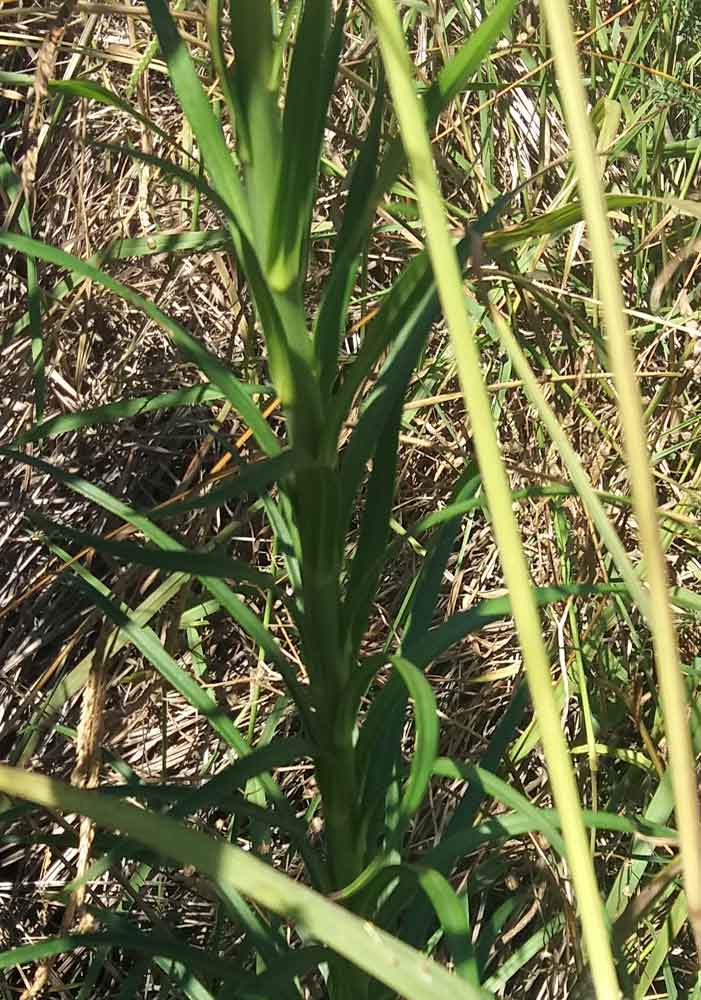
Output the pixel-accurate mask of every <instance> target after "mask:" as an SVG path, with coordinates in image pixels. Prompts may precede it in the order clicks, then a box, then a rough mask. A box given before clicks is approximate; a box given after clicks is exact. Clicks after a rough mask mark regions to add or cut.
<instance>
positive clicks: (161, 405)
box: [12, 384, 223, 448]
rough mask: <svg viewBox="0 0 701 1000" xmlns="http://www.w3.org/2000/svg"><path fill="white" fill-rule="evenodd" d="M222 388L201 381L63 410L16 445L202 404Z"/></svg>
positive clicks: (42, 423) (213, 397) (216, 396)
mask: <svg viewBox="0 0 701 1000" xmlns="http://www.w3.org/2000/svg"><path fill="white" fill-rule="evenodd" d="M222 398H223V397H222V391H221V389H216V388H214V387H213V386H211V385H207V384H200V385H196V386H192V387H191V388H189V389H176V390H175V392H162V393H160V394H159V395H157V396H137V397H132V398H131V399H120V400H117V401H116V402H114V403H105V404H104V406H95V407H92V408H91V409H87V410H79V411H78V412H77V413H61V414H60V415H59V416H57V417H51V418H50V419H49V420H43V421H41V423H35V424H34V426H33V427H32V428H31V429H30V430H28V431H25V432H24V433H23V434H20V435H18V436H17V437H16V438H15V439H14V440H13V441H12V446H13V447H15V448H19V447H20V446H21V445H25V444H31V443H34V442H36V441H46V440H51V439H52V438H55V437H58V436H59V434H68V433H69V432H70V431H77V430H82V428H83V427H100V426H104V425H105V424H116V423H119V422H120V421H122V420H128V419H129V418H130V417H139V416H141V414H143V413H152V412H154V411H156V412H158V411H160V410H167V409H173V408H175V407H177V406H198V405H200V404H201V403H208V402H210V401H213V400H215V399H216V400H220V399H222Z"/></svg>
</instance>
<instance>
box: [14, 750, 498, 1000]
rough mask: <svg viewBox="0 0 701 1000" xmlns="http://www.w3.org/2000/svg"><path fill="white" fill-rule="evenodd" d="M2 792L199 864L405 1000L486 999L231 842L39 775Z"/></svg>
mask: <svg viewBox="0 0 701 1000" xmlns="http://www.w3.org/2000/svg"><path fill="white" fill-rule="evenodd" d="M0 789H1V790H2V791H3V792H5V793H6V794H8V795H11V796H13V797H17V798H23V799H29V800H30V801H32V802H36V803H38V804H40V805H43V806H45V807H46V808H49V809H57V808H58V809H61V810H65V811H66V812H78V813H81V814H82V815H88V816H90V817H91V818H92V819H93V820H94V821H95V822H96V823H99V824H100V825H102V826H107V827H109V828H111V829H119V830H120V831H121V832H122V833H123V834H124V835H126V836H129V837H133V838H134V839H135V840H139V841H140V842H141V843H143V844H144V845H145V846H147V847H150V848H151V849H153V850H155V851H157V852H158V853H165V854H166V855H167V856H168V857H170V858H172V859H173V860H175V861H178V862H179V863H181V864H188V865H194V866H195V867H196V868H198V869H199V870H200V871H201V872H202V873H203V874H205V875H208V876H209V877H210V878H212V879H213V880H214V881H215V882H217V883H218V884H222V885H225V886H226V885H230V886H233V888H234V889H236V890H237V891H239V892H242V893H244V894H246V895H248V896H250V897H251V898H252V899H254V900H255V901H256V902H258V903H259V904H260V905H262V906H265V907H268V908H269V909H271V910H272V911H273V912H275V913H278V914H280V915H281V916H283V917H285V918H288V919H291V920H293V921H295V922H297V923H300V924H302V925H303V926H304V927H305V929H306V931H307V932H308V933H309V934H311V935H312V936H313V937H314V938H316V939H317V940H318V941H320V942H321V943H322V944H326V945H327V946H329V947H330V948H332V949H333V950H334V951H336V952H337V953H338V954H339V955H340V956H342V957H344V958H347V959H348V960H349V961H350V962H352V963H354V964H355V965H357V966H358V967H359V968H361V969H363V970H364V971H365V972H367V973H369V974H370V975H371V976H374V977H375V978H377V979H379V980H380V981H381V982H384V983H385V984H386V985H388V986H390V987H391V988H392V989H394V990H396V991H397V992H398V993H400V994H401V995H402V996H404V997H406V998H407V1000H489V998H490V994H489V993H488V992H487V991H485V990H483V989H479V988H476V987H473V986H471V985H470V984H467V983H465V982H461V981H460V980H459V979H457V978H456V977H455V976H453V975H451V974H450V973H449V972H447V971H446V970H445V969H443V968H441V966H439V965H438V964H437V963H435V962H432V961H431V960H430V959H427V958H425V957H424V956H423V955H421V954H420V953H419V952H416V951H415V950H414V949H413V948H409V947H408V946H407V945H405V944H403V943H402V942H400V941H397V940H396V939H395V938H392V937H391V936H390V935H389V934H386V933H385V932H384V931H382V930H380V929H379V928H377V927H373V926H372V925H371V924H369V923H367V922H366V921H363V920H361V919H360V918H358V917H356V916H354V915H353V914H351V913H349V912H348V911H347V910H344V909H343V908H342V907H340V906H337V905H336V904H335V903H331V902H329V901H328V900H326V899H324V898H323V897H322V896H320V895H318V894H317V893H315V892H314V891H313V890H312V889H307V888H306V887H305V886H303V885H301V884H299V883H298V882H295V881H293V880H292V879H290V878H288V877H286V876H285V875H282V874H281V873H280V872H278V871H275V870H274V869H273V868H272V867H270V866H269V865H267V864H265V863H264V862H263V861H260V860H259V859H258V858H256V857H253V856H252V855H251V854H250V853H249V852H246V851H243V850H241V849H240V848H237V847H235V846H234V845H232V844H228V843H225V842H223V841H221V840H217V839H215V838H213V837H208V836H206V835H204V834H202V833H199V832H197V831H195V830H191V829H188V828H187V827H184V826H181V825H180V824H179V823H176V822H175V821H173V820H170V819H167V818H164V817H162V816H156V815H154V814H152V813H147V812H144V811H143V810H141V809H137V808H136V807H134V806H129V805H127V804H125V803H118V802H109V801H106V800H104V799H103V798H102V797H101V796H100V795H99V794H97V793H94V792H87V791H82V790H80V789H77V788H72V787H69V786H67V785H65V784H63V783H61V782H58V781H54V780H52V779H51V778H46V777H44V776H42V775H37V774H30V773H29V772H26V771H20V770H17V769H15V768H10V767H7V766H6V765H0Z"/></svg>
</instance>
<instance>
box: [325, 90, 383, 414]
mask: <svg viewBox="0 0 701 1000" xmlns="http://www.w3.org/2000/svg"><path fill="white" fill-rule="evenodd" d="M384 109H385V88H384V77H382V76H381V77H380V81H379V83H378V86H377V90H376V92H375V102H374V104H373V108H372V115H371V116H370V125H369V127H368V134H367V136H366V137H365V141H364V142H363V145H362V148H361V150H360V153H359V154H358V158H357V160H356V161H355V164H354V165H353V167H352V171H353V175H352V180H351V183H350V188H349V190H348V200H347V202H346V208H345V211H344V213H343V223H342V225H341V230H340V232H339V234H338V237H337V239H336V242H335V245H334V257H333V264H332V267H331V274H330V275H329V278H328V281H327V282H326V286H325V289H324V292H323V297H322V300H321V305H320V306H319V312H318V314H317V318H316V323H315V326H314V353H315V355H316V360H317V364H318V366H319V381H320V383H321V387H322V392H323V393H324V395H325V397H326V398H328V397H329V396H330V394H331V391H332V389H333V383H334V379H335V378H336V374H337V364H338V348H339V344H340V343H341V338H342V336H343V331H344V326H345V323H346V319H347V315H348V301H349V299H350V295H351V292H352V290H353V285H354V284H355V278H356V275H357V273H358V258H359V254H360V252H361V249H362V247H363V246H364V245H365V241H366V239H367V235H368V232H369V229H370V226H371V224H372V219H368V220H367V226H366V227H365V228H362V227H359V226H358V219H359V218H361V217H362V214H363V211H364V206H365V204H366V202H367V199H368V197H369V195H370V193H371V191H372V185H373V183H374V181H375V175H376V173H377V161H378V158H379V152H380V139H381V136H382V120H383V116H384Z"/></svg>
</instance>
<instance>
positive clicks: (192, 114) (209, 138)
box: [147, 0, 251, 254]
mask: <svg viewBox="0 0 701 1000" xmlns="http://www.w3.org/2000/svg"><path fill="white" fill-rule="evenodd" d="M147 6H148V9H149V12H150V14H151V19H152V21H153V26H154V28H155V30H156V34H157V35H158V41H159V43H160V46H161V51H162V52H163V55H164V57H165V60H166V63H167V65H168V73H169V75H170V79H171V82H172V84H173V87H174V88H175V92H176V94H177V95H178V100H179V101H180V106H181V107H182V109H183V111H184V112H185V115H186V117H187V120H188V121H189V123H190V126H191V127H192V131H193V133H194V134H195V137H196V138H197V143H198V145H199V147H200V150H201V152H202V158H203V160H204V163H205V166H206V168H207V173H208V174H209V176H210V178H211V180H212V183H213V184H214V187H215V188H216V190H217V191H218V192H219V194H220V195H221V197H222V198H223V200H224V201H225V202H226V204H227V206H228V207H229V210H230V213H231V215H232V216H233V218H234V219H235V220H236V226H237V227H238V229H239V230H240V231H241V233H242V235H243V236H244V237H245V238H246V239H248V240H250V238H251V223H250V217H249V207H248V202H247V199H246V194H245V192H244V190H243V187H242V185H241V182H240V180H239V176H238V174H237V172H236V168H235V166H234V161H233V158H232V155H231V151H230V150H229V148H228V146H227V144H226V141H225V139H224V135H223V133H222V130H221V127H220V125H219V122H218V121H217V119H216V118H215V116H214V112H213V111H212V107H211V105H210V103H209V100H208V99H207V97H206V95H205V93H204V90H203V89H202V84H201V83H200V81H199V77H198V76H197V73H196V72H195V67H194V66H193V64H192V59H191V58H190V55H189V53H188V51H187V48H186V47H185V43H184V42H183V40H182V39H181V38H180V35H179V34H178V29H177V28H176V26H175V21H174V20H173V18H172V17H171V14H170V11H169V10H168V4H167V2H166V0H147ZM237 251H238V252H239V254H240V247H237Z"/></svg>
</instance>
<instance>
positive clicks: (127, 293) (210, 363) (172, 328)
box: [0, 233, 280, 455]
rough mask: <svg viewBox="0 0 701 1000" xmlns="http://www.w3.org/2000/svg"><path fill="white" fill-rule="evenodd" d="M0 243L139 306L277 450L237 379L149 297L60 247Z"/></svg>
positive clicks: (21, 240)
mask: <svg viewBox="0 0 701 1000" xmlns="http://www.w3.org/2000/svg"><path fill="white" fill-rule="evenodd" d="M0 246H6V247H10V248H11V249H14V250H20V251H21V252H22V253H26V254H27V255H29V256H32V257H37V258H39V259H40V260H46V261H48V262H49V263H50V264H56V265H57V266H58V267H65V268H68V269H69V270H71V271H75V272H76V273H77V274H80V275H82V277H84V278H88V279H90V280H91V281H94V282H95V283H96V284H98V285H101V286H102V287H104V288H108V289H109V290H110V291H112V292H115V294H117V295H119V296H120V297H121V298H122V299H124V301H125V302H129V303H131V305H134V306H136V307H137V308H138V309H141V310H142V312H144V313H145V314H146V315H147V316H148V317H149V319H152V320H153V321H154V322H155V323H157V324H158V326H160V327H161V328H162V329H163V330H165V332H166V333H167V334H168V335H169V336H170V337H171V338H172V340H173V342H174V343H175V344H176V346H177V347H179V348H180V350H181V351H182V352H183V353H184V354H185V355H186V357H188V358H189V360H190V361H192V362H193V363H194V364H196V365H197V366H198V367H199V368H201V370H202V371H203V372H205V374H206V375H207V376H208V377H209V378H210V380H211V381H212V382H214V384H215V385H217V386H218V387H219V388H220V389H221V391H222V392H223V394H224V396H225V397H226V398H227V399H228V400H229V402H230V403H231V404H232V406H233V407H234V408H235V409H236V410H237V412H238V413H240V414H241V416H242V417H243V419H244V420H245V421H246V423H247V424H248V426H249V427H250V428H251V430H252V431H253V433H254V434H255V436H256V438H257V440H258V442H259V443H260V445H261V447H263V448H264V449H265V451H267V453H268V454H269V455H274V454H276V453H277V452H278V451H279V450H280V446H279V444H278V442H277V439H276V438H275V435H274V434H273V432H272V431H271V430H270V427H269V426H268V424H267V423H266V422H265V420H264V418H263V417H262V416H261V413H260V411H259V410H258V408H257V407H256V406H255V404H254V403H253V402H252V401H251V399H250V398H249V396H248V394H247V393H246V392H245V391H244V390H243V389H242V388H241V384H240V382H239V381H238V379H237V378H235V377H234V375H233V374H232V373H231V371H229V369H228V368H227V367H226V366H225V365H224V364H222V362H221V361H219V359H218V358H216V357H215V356H214V355H213V354H210V353H209V351H207V350H206V348H204V347H203V346H202V345H201V344H200V343H199V342H198V341H197V340H196V339H195V338H194V337H193V336H192V334H190V333H188V332H187V330H185V328H184V327H182V326H180V324H179V323H176V322H175V320H173V319H171V318H170V317H169V316H167V315H166V314H165V313H164V312H161V310H160V309H159V308H158V307H157V306H156V305H154V304H153V303H152V302H149V301H148V299H145V298H143V297H142V296H141V295H138V294H137V293H136V292H133V291H132V290H131V289H130V288H127V286H126V285H123V284H122V283H121V282H119V281H116V280H115V279H114V278H112V277H111V276H110V275H108V274H106V273H105V272H104V271H102V270H100V269H99V268H96V267H94V266H93V265H91V264H88V263H86V262H85V261H82V260H80V259H79V258H77V257H73V256H71V254H67V253H64V251H63V250H59V249H58V248H56V247H51V246H48V245H47V244H45V243H40V242H38V241H37V240H30V239H27V238H26V237H23V236H16V235H14V234H13V233H0Z"/></svg>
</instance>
